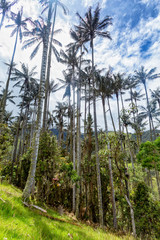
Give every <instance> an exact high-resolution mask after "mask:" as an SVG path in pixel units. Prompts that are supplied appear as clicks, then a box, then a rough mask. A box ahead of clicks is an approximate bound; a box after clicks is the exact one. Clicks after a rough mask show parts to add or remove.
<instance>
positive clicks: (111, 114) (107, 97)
mask: <svg viewBox="0 0 160 240" xmlns="http://www.w3.org/2000/svg"><path fill="white" fill-rule="evenodd" d="M107 102H108V108H109V113H110V117H111V121H112V126H113V130H114V133H115V134H116V128H115V124H114V120H113V115H112V111H111V106H110V102H109V97H107Z"/></svg>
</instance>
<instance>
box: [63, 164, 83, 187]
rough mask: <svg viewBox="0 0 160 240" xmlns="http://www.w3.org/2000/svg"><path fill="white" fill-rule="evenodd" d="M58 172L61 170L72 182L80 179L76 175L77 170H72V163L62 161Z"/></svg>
mask: <svg viewBox="0 0 160 240" xmlns="http://www.w3.org/2000/svg"><path fill="white" fill-rule="evenodd" d="M60 172H63V174H64V177H65V178H67V177H68V178H69V179H70V180H71V181H72V183H76V182H77V181H79V180H80V177H79V176H78V175H77V172H76V171H75V170H73V163H72V162H70V163H65V162H63V163H62V165H61V168H60Z"/></svg>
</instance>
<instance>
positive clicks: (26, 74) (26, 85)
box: [11, 63, 37, 181]
mask: <svg viewBox="0 0 160 240" xmlns="http://www.w3.org/2000/svg"><path fill="white" fill-rule="evenodd" d="M35 68H36V67H33V68H32V69H31V71H29V68H28V66H27V65H25V64H24V63H21V70H19V69H17V68H14V72H13V73H12V77H11V80H12V81H16V83H15V84H14V87H20V90H19V93H20V94H21V95H20V97H22V103H21V104H20V106H21V110H20V115H22V113H23V110H24V109H26V111H25V115H24V118H23V127H24V128H25V129H26V126H25V124H26V121H27V119H28V113H29V107H30V103H31V101H32V100H33V98H32V96H31V95H32V94H31V92H32V89H33V86H34V85H35V84H36V83H37V79H36V78H35V75H36V74H37V72H35ZM20 122H21V121H20V118H19V121H18V125H17V133H16V138H15V142H14V151H13V155H12V171H11V172H12V173H11V181H12V177H13V176H12V174H13V167H14V163H15V161H16V156H17V146H18V139H19V133H20ZM21 131H23V132H24V129H21ZM24 138H25V134H24ZM22 140H23V141H24V139H22Z"/></svg>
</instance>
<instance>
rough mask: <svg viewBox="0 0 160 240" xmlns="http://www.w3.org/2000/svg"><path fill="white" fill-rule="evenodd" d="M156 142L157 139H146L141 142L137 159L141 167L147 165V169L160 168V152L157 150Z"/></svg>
mask: <svg viewBox="0 0 160 240" xmlns="http://www.w3.org/2000/svg"><path fill="white" fill-rule="evenodd" d="M158 144H159V142H158V141H157V142H156V143H155V142H150V141H147V142H145V143H142V144H141V146H140V151H139V153H138V154H137V159H138V161H139V162H140V163H141V164H142V166H143V167H147V168H148V169H152V168H156V169H159V168H160V152H159V151H158Z"/></svg>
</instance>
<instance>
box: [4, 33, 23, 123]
mask: <svg viewBox="0 0 160 240" xmlns="http://www.w3.org/2000/svg"><path fill="white" fill-rule="evenodd" d="M18 30H19V29H18V28H17V33H16V39H15V44H14V49H13V54H12V59H11V64H10V67H9V73H8V79H7V82H6V88H5V92H4V96H3V99H2V112H1V115H0V122H2V121H3V116H4V113H5V108H6V102H7V94H8V88H9V82H10V77H11V73H12V68H13V62H14V56H15V52H16V47H17V42H18Z"/></svg>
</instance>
